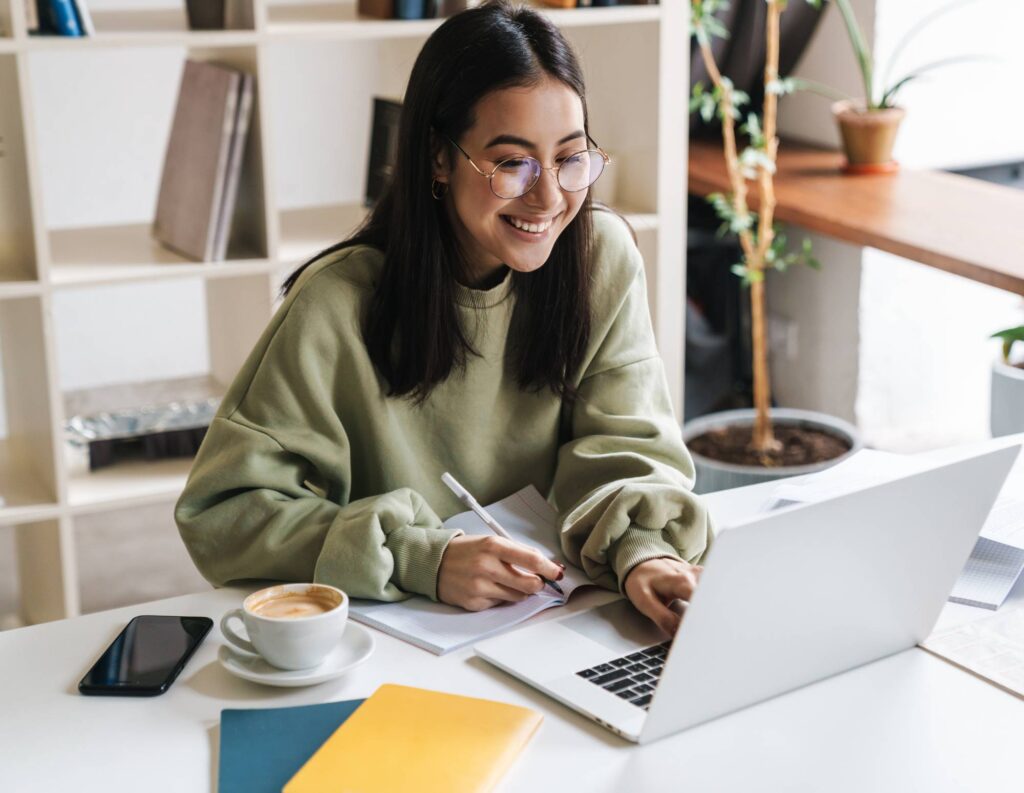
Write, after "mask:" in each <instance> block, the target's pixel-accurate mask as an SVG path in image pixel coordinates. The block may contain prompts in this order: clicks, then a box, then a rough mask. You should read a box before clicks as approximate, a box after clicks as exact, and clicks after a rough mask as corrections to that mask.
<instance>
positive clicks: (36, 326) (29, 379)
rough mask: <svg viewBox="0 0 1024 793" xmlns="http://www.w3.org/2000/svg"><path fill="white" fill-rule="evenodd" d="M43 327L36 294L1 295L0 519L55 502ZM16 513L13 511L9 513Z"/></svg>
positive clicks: (41, 308)
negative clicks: (0, 430)
mask: <svg viewBox="0 0 1024 793" xmlns="http://www.w3.org/2000/svg"><path fill="white" fill-rule="evenodd" d="M49 357H50V356H49V355H48V353H47V351H46V333H45V330H44V327H43V306H42V305H41V298H39V297H24V298H19V299H10V300H5V301H3V306H2V308H0V360H2V363H3V371H4V377H3V394H2V405H0V407H2V413H3V419H4V424H5V425H6V434H5V436H4V437H3V438H0V498H2V499H3V504H2V505H0V519H2V520H5V521H6V517H4V515H5V512H7V510H11V509H14V510H21V511H22V512H23V511H24V508H35V507H40V506H46V505H52V504H55V503H57V502H58V487H57V473H56V467H55V452H56V446H55V443H54V437H53V430H54V419H53V412H52V410H51V400H50V385H49V382H50V381H49V371H48V367H47V361H48V359H49ZM11 514H16V513H11Z"/></svg>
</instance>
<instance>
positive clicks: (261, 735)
mask: <svg viewBox="0 0 1024 793" xmlns="http://www.w3.org/2000/svg"><path fill="white" fill-rule="evenodd" d="M361 704H363V700H361V699H350V700H348V701H347V702H326V703H324V704H322V705H302V706H299V707H296V708H254V709H249V710H222V711H221V713H220V769H219V771H218V774H217V790H218V791H219V793H263V791H267V793H271V792H272V793H281V788H283V787H284V786H285V783H286V782H287V781H288V780H289V779H291V778H292V777H293V776H295V773H296V772H297V771H298V770H299V769H300V768H302V766H303V765H304V764H305V762H306V761H307V760H308V759H309V758H310V757H312V756H313V754H314V753H315V752H316V750H317V749H319V748H320V746H321V745H322V744H323V743H324V741H326V740H327V739H328V738H330V737H331V734H332V733H333V732H334V731H335V730H336V729H338V727H339V726H340V725H341V724H342V722H344V721H345V719H347V718H348V717H349V716H351V715H352V714H353V713H354V712H355V710H356V708H358V707H359V706H360V705H361Z"/></svg>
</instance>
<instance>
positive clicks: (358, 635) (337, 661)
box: [217, 621, 374, 687]
mask: <svg viewBox="0 0 1024 793" xmlns="http://www.w3.org/2000/svg"><path fill="white" fill-rule="evenodd" d="M373 648H374V640H373V635H372V634H371V633H370V632H369V631H368V630H366V628H364V627H363V626H362V625H359V624H358V623H355V622H351V621H350V622H349V623H348V624H347V625H346V626H345V632H344V633H343V634H342V635H341V640H340V641H339V642H338V646H337V647H335V648H334V649H333V650H331V652H330V653H328V654H327V657H326V658H324V660H323V661H321V662H320V665H319V666H314V667H313V668H312V669H299V670H295V671H289V670H287V669H278V668H277V667H276V666H271V665H270V664H268V663H267V662H266V661H264V660H263V659H262V658H261V657H260V656H258V655H253V654H252V653H247V652H245V650H239V649H237V648H235V647H232V646H230V645H227V644H222V645H221V647H220V651H219V652H218V653H217V660H218V661H220V665H221V666H223V667H224V668H225V669H226V670H228V671H229V672H230V673H231V674H233V675H235V677H240V678H242V679H243V680H251V681H252V682H253V683H262V684H263V685H265V686H285V687H297V686H314V685H316V684H317V683H324V682H326V681H328V680H333V679H334V678H336V677H340V676H341V675H343V674H345V673H346V672H348V671H350V670H352V669H355V668H356V667H357V666H359V665H360V664H361V663H363V662H364V661H365V660H366V659H367V658H369V657H370V656H371V655H372V654H373Z"/></svg>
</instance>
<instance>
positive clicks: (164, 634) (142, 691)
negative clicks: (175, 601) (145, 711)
mask: <svg viewBox="0 0 1024 793" xmlns="http://www.w3.org/2000/svg"><path fill="white" fill-rule="evenodd" d="M211 627H213V621H212V620H211V619H210V618H209V617H165V616H142V617H136V618H135V619H133V620H132V621H131V622H129V623H128V625H127V626H126V627H125V629H124V630H123V631H121V634H120V635H119V636H118V637H117V638H116V639H114V641H113V643H112V644H111V645H110V646H109V647H108V648H107V649H106V651H105V652H104V653H103V655H102V656H100V659H99V660H98V661H97V662H96V663H95V664H93V667H92V669H90V670H89V671H88V672H87V673H86V675H85V677H83V678H82V681H81V682H80V683H79V684H78V690H79V691H80V692H82V693H83V694H115V695H125V696H133V695H134V696H147V695H153V694H162V693H163V692H164V691H166V690H167V688H168V687H169V686H170V685H171V683H172V682H173V681H174V679H175V678H176V677H177V676H178V673H179V672H181V670H182V668H183V667H184V666H185V662H186V661H188V659H189V658H190V657H191V655H192V653H193V652H195V650H196V648H197V647H198V646H199V643H200V642H201V641H202V640H203V637H204V636H206V634H207V633H209V631H210V628H211Z"/></svg>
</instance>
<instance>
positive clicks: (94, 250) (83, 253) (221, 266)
mask: <svg viewBox="0 0 1024 793" xmlns="http://www.w3.org/2000/svg"><path fill="white" fill-rule="evenodd" d="M49 236H50V251H51V258H52V262H51V264H50V280H51V282H52V283H53V285H54V286H58V287H62V286H63V287H67V286H89V285H93V284H103V283H106V284H109V283H120V282H125V281H148V280H156V279H163V278H188V277H195V276H199V277H223V276H231V275H247V274H253V273H260V272H270V271H271V270H272V269H273V264H272V263H271V262H270V261H269V260H267V259H266V258H263V257H260V256H259V255H258V254H257V253H256V252H255V251H252V252H250V254H249V256H241V257H239V258H234V259H228V260H226V261H223V262H196V261H192V260H191V259H187V258H185V257H184V256H180V255H178V254H176V253H174V252H173V251H171V250H168V249H167V248H165V247H164V246H163V245H161V244H160V243H158V242H157V241H156V240H154V239H153V237H152V236H151V235H150V227H149V225H148V224H146V223H134V224H126V225H120V226H90V227H85V228H76V229H59V230H54V231H51V232H50V235H49Z"/></svg>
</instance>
